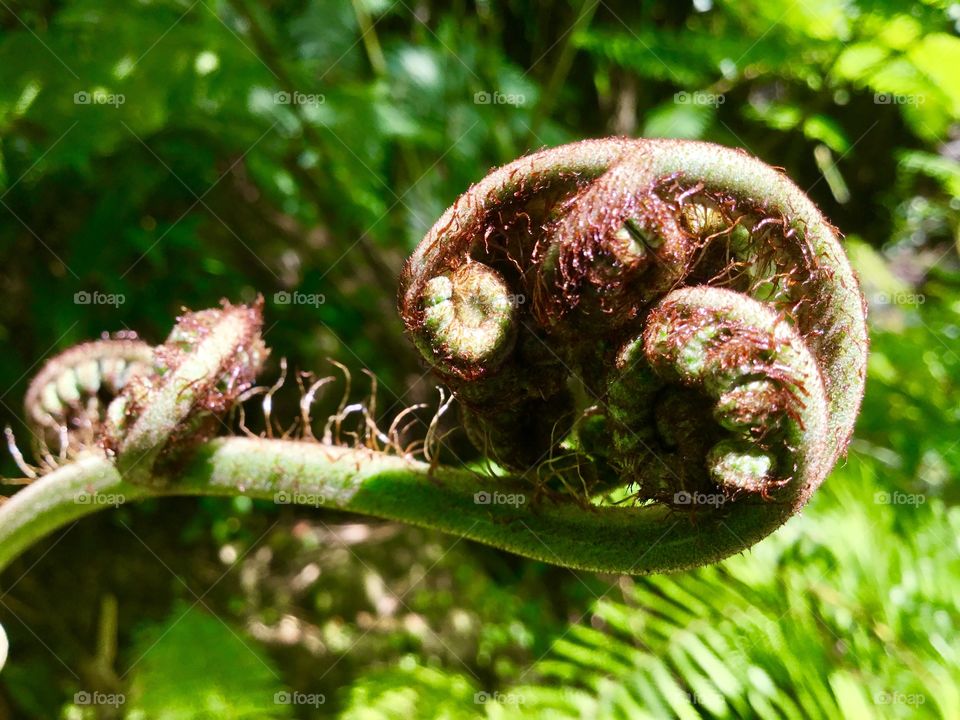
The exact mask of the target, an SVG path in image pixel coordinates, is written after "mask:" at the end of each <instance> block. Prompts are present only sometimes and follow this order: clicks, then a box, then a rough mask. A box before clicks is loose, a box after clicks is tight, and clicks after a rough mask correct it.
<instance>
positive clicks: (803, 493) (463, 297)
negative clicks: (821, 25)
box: [399, 138, 867, 545]
mask: <svg viewBox="0 0 960 720" xmlns="http://www.w3.org/2000/svg"><path fill="white" fill-rule="evenodd" d="M399 306H400V313H401V316H402V318H403V321H404V323H405V325H406V328H407V330H408V332H409V334H410V335H411V337H412V338H413V340H414V342H415V344H416V346H417V347H418V348H419V350H420V352H421V353H422V354H423V356H424V357H425V358H426V359H427V360H428V361H429V362H430V363H431V364H432V366H433V367H434V369H435V371H436V373H437V374H438V375H439V377H440V378H441V379H442V380H443V381H444V382H445V383H446V384H447V385H449V386H450V388H451V389H452V390H453V392H454V394H455V395H456V396H457V398H458V399H459V401H460V404H461V407H462V413H463V422H464V426H465V428H466V430H467V432H468V434H469V436H470V437H471V439H472V440H473V441H474V444H475V445H477V447H478V448H479V449H481V450H482V451H484V452H485V454H486V455H488V456H489V457H491V458H492V459H493V460H495V461H497V462H498V463H499V464H501V465H502V466H504V467H506V468H509V469H511V470H513V471H515V472H518V473H522V474H526V475H529V476H530V477H533V478H536V479H537V481H538V482H542V483H544V484H545V485H546V487H547V488H550V487H555V488H559V489H560V494H561V495H562V494H564V493H567V494H572V495H574V496H576V498H575V499H577V500H579V501H586V502H592V503H594V504H602V503H603V502H607V501H611V500H614V501H620V502H622V501H624V500H632V501H633V502H634V503H636V504H639V505H647V504H657V505H665V506H668V507H669V508H673V509H678V508H684V509H688V510H693V511H696V512H698V513H703V514H709V513H722V514H724V515H727V516H728V515H730V514H731V513H734V512H737V508H738V507H742V506H746V505H763V506H767V507H768V508H769V510H766V511H765V513H766V515H768V516H769V518H770V519H769V521H764V523H763V524H764V525H765V527H764V528H763V530H762V532H761V533H758V535H762V534H765V533H766V532H769V531H770V530H771V529H772V528H773V527H775V526H776V525H778V524H779V523H780V522H782V521H783V520H784V519H786V517H788V516H789V515H790V514H791V513H792V512H794V511H795V510H796V509H798V508H799V507H800V506H801V505H802V504H803V503H804V502H806V500H807V499H808V498H809V496H810V494H811V493H812V492H813V490H814V489H815V488H816V487H817V486H818V485H819V484H820V483H821V482H822V480H823V479H824V477H825V476H826V475H827V473H828V472H829V471H830V469H831V468H832V467H833V465H834V463H835V462H836V460H837V458H838V457H839V456H840V455H841V454H842V453H843V452H844V450H845V448H846V445H847V442H848V440H849V437H850V434H851V431H852V427H853V423H854V420H855V418H856V415H857V412H858V409H859V404H860V399H861V397H862V393H863V385H864V376H865V364H866V354H867V335H866V325H865V308H864V302H863V298H862V295H861V293H860V289H859V285H858V282H857V280H856V278H855V276H854V274H853V272H852V270H851V269H850V266H849V264H848V262H847V259H846V257H845V255H844V253H843V251H842V249H841V246H840V244H839V240H838V234H837V231H836V229H835V228H833V227H832V226H831V225H830V224H829V223H828V222H827V221H826V220H825V219H824V217H823V216H822V215H821V214H820V212H819V211H818V210H817V209H816V208H815V207H814V205H813V204H812V203H811V202H810V200H809V199H808V198H807V197H806V196H805V195H804V193H803V192H801V191H800V190H799V189H798V188H797V187H796V186H795V185H794V184H793V183H792V182H790V180H788V179H787V178H786V177H785V176H784V175H783V174H782V173H781V172H780V171H778V170H776V169H774V168H771V167H769V166H767V165H765V164H764V163H762V162H761V161H759V160H757V159H756V158H753V157H751V156H749V155H748V154H746V153H744V152H742V151H738V150H732V149H728V148H724V147H720V146H716V145H711V144H707V143H700V142H690V141H676V140H627V139H618V138H613V139H606V140H591V141H584V142H580V143H575V144H572V145H567V146H563V147H559V148H554V149H550V150H545V151H542V152H539V153H536V154H533V155H531V156H528V157H525V158H521V159H520V160H517V161H515V162H513V163H511V164H509V165H507V166H505V167H502V168H500V169H498V170H495V171H494V172H492V173H491V174H490V175H489V176H488V177H487V178H485V179H484V180H482V181H481V182H480V183H478V184H476V185H474V186H473V187H472V188H471V189H470V190H469V191H468V192H467V193H465V194H464V195H463V196H461V197H460V198H459V199H458V200H457V202H456V203H455V204H454V205H453V206H452V207H451V208H450V209H449V210H448V211H447V212H446V213H445V214H444V215H443V216H442V217H441V218H440V220H439V221H438V222H437V223H436V225H434V227H433V228H432V229H431V230H430V232H429V233H428V234H427V236H426V237H425V238H424V240H423V241H422V242H421V244H420V245H419V247H418V248H417V249H416V251H415V252H414V254H413V255H412V256H411V258H410V259H409V260H408V262H407V265H406V267H405V270H404V274H403V277H402V281H401V288H400V300H399ZM562 457H572V458H573V459H574V460H575V462H573V463H572V464H571V463H560V462H557V459H558V458H562ZM545 467H549V468H552V469H551V470H549V471H548V472H546V473H544V472H543V469H544V468H545ZM558 467H574V468H575V473H576V477H575V480H576V482H569V479H570V478H569V477H565V476H564V475H565V473H566V475H568V476H569V472H568V471H563V470H557V469H555V468H558ZM544 478H546V479H544ZM743 544H744V545H746V544H749V543H748V542H747V541H744V543H743Z"/></svg>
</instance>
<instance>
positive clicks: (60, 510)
mask: <svg viewBox="0 0 960 720" xmlns="http://www.w3.org/2000/svg"><path fill="white" fill-rule="evenodd" d="M157 480H158V482H152V483H150V484H149V485H140V484H133V483H130V482H128V481H125V480H124V479H123V477H122V476H121V475H120V473H119V472H118V471H117V469H116V467H115V466H114V464H113V463H112V462H111V461H110V460H109V459H108V458H106V457H105V456H102V455H89V456H86V457H83V458H80V459H78V460H76V461H75V462H72V463H70V464H68V465H65V466H64V467H62V468H60V469H59V470H56V471H54V472H52V473H49V474H48V475H45V476H44V477H42V478H40V479H39V480H37V481H36V482H34V483H33V484H32V485H30V486H29V487H27V488H25V489H24V490H22V491H21V492H19V493H17V494H16V495H15V496H13V497H12V498H11V499H10V500H9V501H8V502H6V503H4V505H3V506H0V572H2V571H3V570H4V569H5V568H6V567H7V566H8V565H9V564H10V563H11V562H12V561H13V560H14V559H15V558H16V557H18V556H19V555H20V554H21V553H22V552H23V551H24V550H26V549H27V548H28V547H30V546H31V545H32V544H34V543H35V542H37V541H38V540H39V539H40V538H42V537H44V536H45V535H48V534H49V533H51V532H53V531H55V530H56V529H57V528H60V527H63V526H65V525H67V524H69V523H70V522H73V521H75V520H78V519H79V518H82V517H84V516H86V515H89V514H91V513H93V512H96V511H98V510H101V509H107V508H109V507H112V506H113V505H112V504H111V501H114V503H113V504H115V502H134V501H139V500H143V499H145V498H149V497H168V496H177V495H184V496H222V497H235V496H240V495H244V496H247V497H251V498H256V499H262V500H273V501H275V502H279V503H281V504H286V503H290V504H301V505H314V506H320V507H326V508H330V509H336V510H348V511H351V512H356V513H361V514H364V515H370V516H373V517H379V518H384V519H389V520H398V521H402V522H406V523H409V524H412V525H417V526H420V527H425V528H432V529H436V530H441V531H443V532H447V533H451V534H454V535H457V536H461V537H466V538H470V539H472V540H476V541H478V542H481V543H484V544H486V545H492V546H494V547H498V548H501V549H503V550H508V551H510V552H514V553H517V554H519V555H523V556H526V557H530V558H534V559H537V560H542V561H544V562H549V563H552V564H556V565H564V566H567V567H571V568H579V569H582V570H594V571H601V572H613V573H629V574H637V575H641V574H647V573H655V572H663V571H669V570H678V569H682V568H688V567H693V566H697V565H702V564H703V563H704V562H711V561H717V560H720V559H722V558H724V557H726V556H728V555H730V554H732V553H736V552H739V551H740V550H742V549H743V548H744V547H746V546H748V545H750V544H752V543H753V542H756V541H757V540H759V539H760V538H762V537H763V536H765V535H767V534H768V533H769V532H771V531H772V530H773V529H774V528H775V527H777V526H778V525H779V524H781V523H782V522H783V521H784V520H785V519H786V518H787V517H788V516H789V515H790V514H791V512H792V511H793V510H792V507H791V506H790V505H783V506H771V505H770V504H767V503H759V504H756V505H751V504H745V503H738V506H737V512H736V513H734V514H731V515H730V516H727V517H723V518H721V517H713V516H704V517H698V519H697V527H696V530H695V531H694V532H691V530H690V527H689V526H690V520H689V519H687V518H685V517H684V516H683V515H680V514H677V513H675V512H673V511H670V510H669V509H668V508H665V507H663V506H658V505H648V506H642V507H598V508H595V509H592V510H584V509H583V508H582V507H580V506H578V505H575V504H555V503H551V502H544V503H533V501H532V498H531V497H530V495H529V493H530V484H529V482H525V481H520V480H519V479H505V478H496V479H494V478H483V477H480V476H478V475H475V474H474V473H472V472H469V471H466V470H459V469H453V468H447V467H442V466H441V467H438V468H435V469H434V470H433V471H431V469H430V466H429V465H428V464H427V463H423V462H419V461H411V460H407V459H404V458H401V457H398V456H396V455H390V454H387V453H384V452H377V451H372V450H366V449H353V448H344V447H339V446H332V445H324V444H322V443H308V442H302V441H289V440H264V439H256V438H220V439H215V440H211V441H208V442H206V443H204V444H203V445H202V446H200V447H199V448H198V450H197V451H196V453H195V454H194V455H193V458H192V460H191V461H190V462H189V463H188V464H187V465H186V466H185V467H184V468H183V470H182V472H181V473H179V474H178V477H177V479H176V482H171V483H163V482H160V480H161V479H159V478H158V479H157ZM477 493H486V495H485V496H481V497H479V498H478V497H477ZM495 493H496V494H495ZM507 496H514V500H516V502H514V503H507V502H497V499H498V498H503V497H507ZM486 499H490V500H491V502H484V500H486ZM521 499H522V502H521V501H520V500H521Z"/></svg>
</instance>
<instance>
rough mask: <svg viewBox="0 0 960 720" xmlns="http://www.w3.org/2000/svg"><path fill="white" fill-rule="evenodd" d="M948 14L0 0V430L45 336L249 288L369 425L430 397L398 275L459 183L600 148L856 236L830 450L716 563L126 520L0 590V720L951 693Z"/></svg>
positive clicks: (100, 527) (954, 277)
mask: <svg viewBox="0 0 960 720" xmlns="http://www.w3.org/2000/svg"><path fill="white" fill-rule="evenodd" d="M958 23H960V11H958V10H957V6H956V5H955V4H951V3H948V2H936V1H933V0H925V1H923V2H916V3H904V2H893V1H892V0H876V1H873V0H860V1H857V2H854V1H852V0H851V1H842V0H804V2H797V3H789V2H782V3H779V2H774V3H770V2H761V1H760V0H747V1H745V2H739V3H732V2H730V3H723V4H720V3H714V2H712V1H711V0H695V1H694V2H692V3H672V2H666V0H658V1H656V2H643V3H628V2H613V1H612V0H611V1H610V2H597V3H595V2H591V0H587V1H586V2H569V1H568V0H544V1H543V2H537V3H534V2H526V1H523V0H507V1H504V2H492V1H491V0H477V1H475V2H463V1H461V0H455V1H454V2H450V3H440V2H432V1H431V0H422V1H414V0H410V1H407V0H399V1H398V2H390V0H353V2H347V1H346V0H340V1H337V0H299V1H297V0H294V1H281V0H267V1H266V2H263V3H255V2H253V0H199V1H196V2H195V1H193V0H144V1H143V2H138V3H129V2H119V1H118V0H99V1H98V2H94V1H93V0H68V1H66V2H51V1H48V0H35V1H34V2H28V3H27V2H14V0H4V1H3V2H0V293H2V295H0V297H3V299H4V302H3V303H0V346H2V352H0V413H2V415H3V418H2V420H3V422H4V423H9V424H11V425H12V426H13V428H14V429H15V430H16V431H17V433H18V435H19V436H23V434H24V430H23V425H22V422H21V418H20V409H19V407H18V402H19V398H20V397H21V396H22V394H23V392H24V389H25V387H26V383H27V382H28V381H29V377H30V374H31V372H33V371H35V369H36V367H37V364H38V363H39V362H40V361H41V360H42V359H43V358H44V357H46V356H48V355H49V354H51V353H53V352H55V351H56V350H58V349H61V348H64V347H67V346H69V345H71V344H73V343H76V342H79V341H81V340H84V339H87V338H91V337H96V336H98V335H99V334H100V333H101V332H104V331H111V332H112V331H118V330H122V329H124V328H135V329H137V330H138V331H140V332H141V333H142V334H143V335H145V336H146V337H147V338H148V339H150V340H152V341H158V340H160V339H161V338H162V337H163V336H164V334H165V332H166V330H167V329H168V328H169V327H170V325H171V323H172V319H173V317H174V316H175V315H176V313H177V312H178V311H179V309H180V308H181V307H182V306H188V307H191V308H195V309H196V308H201V307H207V306H212V305H214V304H216V303H217V302H218V301H219V299H220V298H221V297H227V298H229V299H231V300H234V301H237V300H249V299H252V298H253V297H254V296H255V295H256V294H257V293H263V294H264V296H265V297H266V298H267V308H266V311H267V340H268V343H269V344H270V345H271V347H272V348H273V349H274V360H273V363H274V367H273V368H272V370H271V373H273V374H274V375H275V372H276V363H277V359H278V358H279V357H282V356H285V357H288V358H289V359H290V361H291V364H292V365H294V366H296V367H297V368H303V369H311V370H316V371H318V372H325V368H326V367H327V366H326V365H325V360H326V358H328V357H333V358H335V359H338V360H339V361H341V362H343V363H345V364H347V365H348V366H349V367H351V368H352V369H353V371H354V375H355V377H360V376H359V373H358V372H357V371H358V370H359V369H360V368H362V367H366V368H369V369H370V370H371V371H373V372H374V373H375V374H376V376H377V377H378V379H379V383H380V384H379V390H380V404H379V409H380V412H381V414H382V415H383V416H384V417H391V416H393V415H395V414H396V413H397V412H398V410H399V409H400V408H401V407H403V406H406V405H410V404H412V403H414V402H419V401H424V400H429V399H433V398H434V395H433V390H432V383H431V381H430V380H429V378H425V377H423V373H424V368H423V367H422V366H421V365H420V364H419V363H418V362H417V360H416V357H415V353H414V352H413V351H412V350H410V349H409V348H408V346H407V344H406V341H405V340H404V339H403V338H402V336H401V332H400V323H399V321H398V319H397V316H396V313H395V310H394V297H395V284H396V275H397V273H398V272H399V269H400V267H401V264H402V261H403V258H404V257H405V256H406V254H407V253H408V252H409V250H410V249H411V248H412V247H413V246H414V245H415V243H416V242H417V241H418V240H419V239H420V237H421V236H422V235H423V234H424V232H425V231H426V230H427V229H428V228H429V226H430V225H431V224H432V223H433V221H434V220H435V219H436V218H437V217H438V216H439V215H440V213H441V212H442V211H443V209H444V208H445V207H446V206H447V205H449V204H450V203H451V202H453V201H454V200H455V198H456V197H457V196H458V195H459V194H460V193H461V192H462V191H463V190H465V189H466V188H467V187H468V186H469V184H470V183H472V182H475V181H476V180H478V179H480V178H481V177H482V176H483V175H484V173H485V172H486V171H487V170H488V169H489V168H490V167H493V166H496V165H499V164H502V163H504V162H507V161H509V160H511V159H513V158H514V157H516V156H518V155H520V154H522V153H523V152H526V151H528V150H531V149H535V148H538V147H541V146H543V145H555V144H558V143H562V142H566V141H570V140H575V139H580V138H583V137H591V136H600V135H606V134H627V135H637V136H639V135H662V136H674V137H688V138H702V139H707V140H712V141H716V142H721V143H725V144H728V145H734V146H739V147H744V148H746V149H747V150H749V151H751V152H753V153H754V154H756V155H758V156H759V157H761V158H762V159H764V160H765V161H767V162H769V163H771V164H773V165H778V166H782V167H784V168H785V169H786V171H787V172H788V174H789V175H790V176H791V177H792V178H793V179H794V180H795V181H796V182H797V183H798V185H800V187H801V188H803V189H804V190H806V191H807V192H808V193H809V194H810V195H811V197H812V198H813V199H814V200H815V201H816V202H817V203H818V204H819V205H820V206H821V207H822V208H823V209H824V211H825V212H826V214H827V215H828V216H829V217H831V219H832V220H833V221H834V222H835V223H836V224H837V225H838V226H839V227H840V228H841V229H842V230H843V231H844V232H845V233H846V234H847V235H848V236H849V238H850V242H849V249H850V253H851V256H852V257H853V259H854V262H855V264H856V266H857V268H858V269H859V271H860V273H861V277H862V279H863V281H864V286H865V290H866V293H867V295H868V298H869V300H870V304H871V325H872V355H871V361H870V374H869V381H868V391H867V397H866V400H865V403H864V408H863V413H862V416H861V420H860V423H859V426H858V430H857V434H856V438H855V440H854V442H853V444H852V447H851V453H850V457H849V459H848V461H847V462H846V464H845V465H844V466H843V467H841V468H839V469H838V470H837V472H836V473H835V475H834V476H833V478H832V479H831V480H830V481H829V482H828V483H827V486H826V487H825V489H824V490H823V491H821V492H820V493H819V495H818V497H816V498H815V500H814V502H813V503H812V504H811V506H810V508H809V510H808V511H807V512H806V513H805V514H804V516H803V517H801V518H797V519H795V520H793V521H792V522H791V523H790V524H789V525H788V526H787V528H785V529H784V530H783V531H781V532H780V533H778V534H777V535H776V536H775V537H774V538H771V539H769V540H767V541H765V542H764V543H762V544H761V545H759V546H757V547H756V548H755V549H754V550H752V551H751V552H750V553H749V554H747V555H745V556H742V557H738V558H735V559H732V560H730V561H728V562H726V563H724V564H722V565H720V566H717V567H712V568H706V569H703V570H701V571H698V572H694V573H687V574H684V575H678V576H668V577H657V578H650V579H640V580H630V579H626V578H601V577H596V576H591V575H587V574H578V573H570V572H568V571H564V570H558V569H555V568H548V567H545V566H543V565H540V564H537V563H533V562H527V561H522V560H519V559H517V558H513V557H508V556H504V555H502V554H500V553H497V552H495V551H492V550H489V549H486V548H480V547H476V546H473V545H472V544H470V543H469V542H467V541H460V542H458V541H456V540H455V539H453V538H448V537H444V536H439V535H435V534H431V533H427V532H424V531H420V530H414V529H405V528H397V527H394V526H391V525H379V524H372V525H371V524H360V523H356V522H353V521H351V520H350V519H345V518H344V517H342V516H334V515H328V514H323V513H321V512H309V511H294V510H291V509H278V508H276V507H275V506H273V505H269V506H267V505H261V504H251V503H249V501H246V502H245V501H235V502H219V501H200V502H195V501H170V502H167V503H148V504H146V505H144V506H141V507H130V508H126V507H125V508H122V509H120V510H119V511H117V512H115V513H109V514H104V515H103V516H100V517H98V518H94V519H90V520H86V521H84V522H83V523H81V524H79V525H77V526H74V527H71V528H68V529H67V530H66V531H65V532H64V533H62V534H60V535H59V536H57V537H55V538H52V539H51V540H50V541H49V542H48V543H46V544H45V545H44V546H43V547H39V548H36V549H35V551H34V552H32V553H31V554H30V555H29V556H28V557H26V558H24V559H23V560H22V561H21V563H19V564H18V566H17V568H14V569H12V570H11V572H10V573H9V574H8V575H7V576H6V577H5V578H4V584H3V586H2V589H0V592H2V593H3V594H2V595H0V603H2V604H0V616H2V617H3V623H4V626H5V627H6V628H7V629H8V631H9V632H10V635H11V644H12V646H13V647H14V649H15V653H14V655H13V658H14V659H13V662H12V663H11V665H10V666H9V667H8V668H7V669H5V671H4V675H3V677H2V679H0V717H5V716H11V717H37V718H48V717H56V716H60V717H64V718H87V717H101V716H102V717H110V716H111V714H110V713H111V712H112V711H111V709H110V708H107V707H103V706H97V707H91V706H83V705H77V704H76V703H75V702H71V699H75V695H74V693H77V692H94V691H98V692H103V693H110V692H114V693H117V692H122V693H124V694H125V697H126V700H127V702H126V703H125V704H124V706H122V707H120V708H117V709H115V710H116V712H115V713H114V715H113V716H126V717H130V718H153V717H176V718H201V717H203V718H206V717H271V716H272V717H289V716H296V717H314V716H318V717H326V716H330V715H336V714H340V713H342V714H343V715H344V716H345V717H350V718H374V717H403V718H411V717H477V716H484V715H486V716H489V717H510V716H513V715H516V714H530V715H532V716H541V715H544V714H546V713H547V712H550V713H552V714H553V715H556V716H557V717H625V718H634V717H644V716H650V717H665V716H671V715H673V716H678V717H701V716H702V717H764V718H766V717H771V718H773V717H798V718H800V717H803V718H806V717H829V718H833V717H841V716H844V717H958V716H960V700H958V697H957V684H956V680H957V678H958V677H960V659H958V658H960V644H958V639H957V638H958V637H960V632H958V630H960V628H958V627H957V623H958V620H957V614H956V608H957V607H958V605H960V567H958V564H957V558H958V555H960V553H958V550H960V548H958V545H957V542H958V541H957V537H958V534H960V532H958V531H960V515H958V510H957V501H958V497H960V495H958V491H957V487H958V486H957V478H958V476H960V440H958V437H957V428H958V427H960V423H958V419H960V418H958V414H960V390H958V388H960V350H958V349H957V347H958V344H957V339H958V336H960V275H958V263H957V253H956V245H957V238H958V225H960V198H958V196H960V132H958V119H960V74H958V73H957V72H956V69H957V67H960V38H958ZM284 291H286V292H296V293H300V294H301V295H300V296H299V297H301V298H303V297H308V298H309V297H312V298H313V299H314V301H313V302H288V303H284V302H282V300H283V298H284V297H286V296H283V295H280V296H277V295H276V293H278V292H284ZM77 293H81V295H77ZM82 293H87V294H88V295H86V296H85V295H82ZM97 293H100V294H102V295H96V294H97ZM109 295H113V296H116V297H122V298H123V302H122V303H119V302H117V303H114V304H105V303H102V302H90V303H89V304H82V303H78V302H77V300H78V299H79V300H83V299H84V298H85V297H87V298H103V297H105V296H109ZM320 298H322V302H321V300H320ZM269 374H270V373H268V375H269ZM359 385H360V386H358V387H357V388H356V390H355V392H356V393H357V394H362V393H364V392H366V387H363V386H362V385H363V384H362V383H360V384H359ZM335 401H336V398H330V399H328V400H327V402H335ZM295 402H296V393H293V394H292V395H291V396H289V397H286V399H285V400H284V399H282V397H281V401H280V402H279V405H280V407H279V408H278V410H277V412H278V415H281V416H283V415H284V413H286V415H285V416H286V417H288V418H290V417H293V412H294V408H295ZM457 447H458V448H459V447H460V446H457ZM464 457H465V458H466V459H469V458H468V457H467V456H466V455H464ZM0 472H2V474H3V475H5V476H8V477H9V476H14V475H16V474H17V473H16V468H15V466H14V465H13V463H12V462H11V461H10V460H9V459H7V458H4V460H3V463H2V465H0ZM10 490H12V488H10ZM103 548H108V549H109V550H108V552H103V551H102V550H103ZM107 593H111V594H113V595H115V596H116V597H117V598H118V613H117V615H116V617H115V618H114V619H113V620H112V621H111V617H112V616H111V613H110V612H108V610H107V609H108V608H109V607H110V603H109V602H105V601H104V597H105V595H106V594H107ZM14 617H16V618H18V619H19V620H21V621H22V622H18V620H17V619H13V618H14ZM157 639H159V642H158V643H157V644H156V645H155V646H154V645H152V644H151V643H153V642H154V641H155V640H157ZM278 692H279V693H283V692H286V693H293V692H299V693H303V694H304V696H305V697H307V698H309V697H313V698H314V699H316V697H317V696H318V695H323V697H324V702H323V703H322V704H313V705H311V704H308V703H301V704H293V703H291V704H282V703H281V704H277V703H275V702H274V695H275V693H278ZM163 713H166V714H163Z"/></svg>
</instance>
